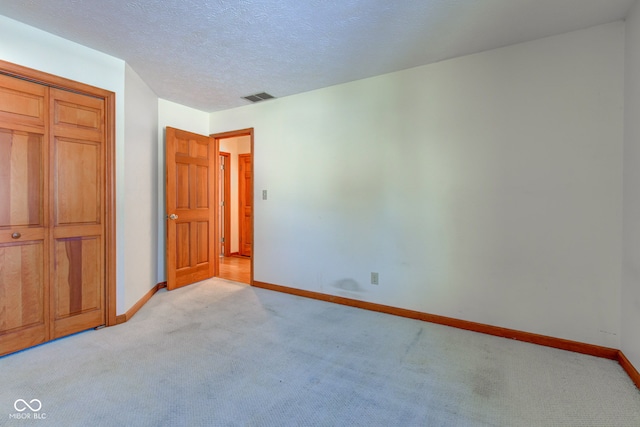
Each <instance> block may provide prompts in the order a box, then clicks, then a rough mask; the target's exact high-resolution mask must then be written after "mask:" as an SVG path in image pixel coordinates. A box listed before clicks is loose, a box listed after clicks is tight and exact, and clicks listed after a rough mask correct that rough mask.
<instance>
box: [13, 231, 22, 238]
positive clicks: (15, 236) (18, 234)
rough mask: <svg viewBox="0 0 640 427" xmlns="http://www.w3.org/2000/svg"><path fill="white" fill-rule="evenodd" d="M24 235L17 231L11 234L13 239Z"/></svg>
mask: <svg viewBox="0 0 640 427" xmlns="http://www.w3.org/2000/svg"><path fill="white" fill-rule="evenodd" d="M21 236H22V234H20V233H18V232H17V231H16V232H15V233H13V234H12V235H11V238H12V239H19V238H20V237H21Z"/></svg>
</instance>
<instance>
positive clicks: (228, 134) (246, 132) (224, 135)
mask: <svg viewBox="0 0 640 427" xmlns="http://www.w3.org/2000/svg"><path fill="white" fill-rule="evenodd" d="M209 136H210V137H212V138H213V141H214V144H215V151H216V159H217V162H218V165H217V166H216V168H215V169H216V171H215V175H216V176H215V178H214V179H215V182H216V183H218V182H219V180H220V175H219V174H220V164H219V163H220V140H221V139H226V138H237V137H240V136H248V137H250V145H251V165H252V167H251V187H252V188H251V194H252V195H253V199H254V205H255V192H254V188H255V179H254V170H255V166H254V145H253V139H254V138H253V128H246V129H239V130H233V131H229V132H221V133H214V134H211V135H209ZM217 187H218V185H216V190H217ZM218 199H219V196H218ZM218 212H219V210H218V209H216V215H215V219H214V220H215V223H216V224H218V223H219V221H220V217H219V214H218ZM254 212H255V206H254V209H253V211H252V212H251V230H252V232H253V231H255V213H254ZM219 234H220V233H218V227H216V238H215V242H214V244H215V245H216V248H215V251H214V252H215V253H220V236H219ZM255 241H256V238H255V233H253V239H251V259H250V262H251V273H250V279H249V284H250V285H251V286H253V266H254V260H255V250H254V248H255ZM219 274H220V257H216V260H215V275H216V276H218V275H219Z"/></svg>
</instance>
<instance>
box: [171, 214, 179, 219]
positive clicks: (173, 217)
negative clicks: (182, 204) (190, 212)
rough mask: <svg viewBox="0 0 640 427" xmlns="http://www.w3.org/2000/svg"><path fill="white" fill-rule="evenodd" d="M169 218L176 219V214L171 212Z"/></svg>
mask: <svg viewBox="0 0 640 427" xmlns="http://www.w3.org/2000/svg"><path fill="white" fill-rule="evenodd" d="M169 219H178V215H176V214H171V215H169Z"/></svg>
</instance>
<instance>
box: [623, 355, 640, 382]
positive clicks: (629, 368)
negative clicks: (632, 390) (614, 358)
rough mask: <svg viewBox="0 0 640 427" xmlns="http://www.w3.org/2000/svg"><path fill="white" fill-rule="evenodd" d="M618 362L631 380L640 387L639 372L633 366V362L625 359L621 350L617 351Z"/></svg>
mask: <svg viewBox="0 0 640 427" xmlns="http://www.w3.org/2000/svg"><path fill="white" fill-rule="evenodd" d="M618 363H619V364H620V366H622V369H624V371H625V372H626V373H627V375H629V378H631V381H633V383H634V384H635V385H636V387H638V388H639V389H640V372H638V370H637V369H636V368H635V366H633V364H632V363H631V362H630V361H629V359H627V357H626V356H625V355H624V353H623V352H622V350H620V351H618Z"/></svg>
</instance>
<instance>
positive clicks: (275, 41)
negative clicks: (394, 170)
mask: <svg viewBox="0 0 640 427" xmlns="http://www.w3.org/2000/svg"><path fill="white" fill-rule="evenodd" d="M634 2H635V0H338V1H327V0H56V1H52V0H0V14H2V15H5V16H7V17H9V18H13V19H16V20H18V21H21V22H24V23H26V24H29V25H32V26H35V27H38V28H40V29H43V30H45V31H48V32H50V33H53V34H56V35H59V36H62V37H64V38H66V39H69V40H73V41H75V42H78V43H80V44H83V45H85V46H89V47H92V48H94V49H97V50H99V51H102V52H105V53H108V54H110V55H113V56H116V57H118V58H121V59H124V60H125V61H126V62H127V63H128V64H129V65H130V66H131V67H133V69H134V70H136V72H137V73H138V74H139V75H140V76H141V77H142V78H143V79H144V81H145V82H146V83H147V84H148V85H149V86H150V87H151V88H152V89H153V90H154V92H155V93H156V94H157V95H158V96H159V97H161V98H164V99H167V100H171V101H175V102H178V103H180V104H184V105H188V106H190V107H194V108H198V109H200V110H204V111H216V110H222V109H227V108H233V107H237V106H242V105H246V104H248V101H245V100H244V99H241V97H242V96H245V95H250V94H253V93H257V92H262V91H266V92H269V93H270V94H272V95H274V96H276V97H283V96H287V95H292V94H295V93H300V92H305V91H309V90H313V89H318V88H321V87H326V86H331V85H335V84H339V83H344V82H348V81H352V80H357V79H362V78H365V77H370V76H374V75H379V74H384V73H388V72H392V71H397V70H402V69H406V68H410V67H414V66H418V65H424V64H428V63H433V62H437V61H441V60H443V59H448V58H453V57H456V56H461V55H465V54H470V53H475V52H481V51H484V50H487V49H493V48H497V47H501V46H506V45H510V44H514V43H519V42H523V41H528V40H533V39H537V38H540V37H545V36H550V35H554V34H560V33H564V32H567V31H572V30H577V29H581V28H586V27H590V26H593V25H597V24H602V23H607V22H612V21H615V20H618V19H622V18H624V16H625V15H626V13H627V12H628V11H629V9H630V7H631V6H632V5H633V3H634ZM2 42H6V41H2Z"/></svg>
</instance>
